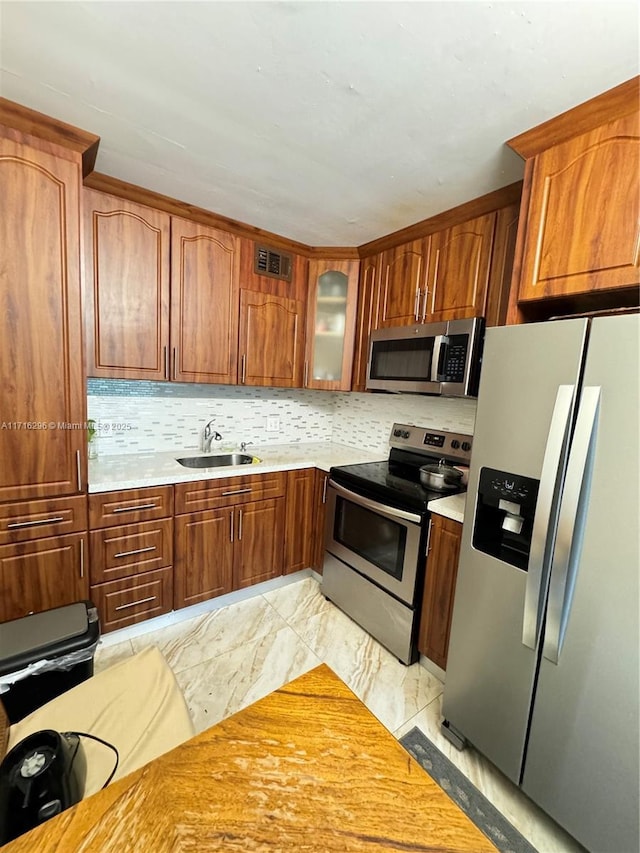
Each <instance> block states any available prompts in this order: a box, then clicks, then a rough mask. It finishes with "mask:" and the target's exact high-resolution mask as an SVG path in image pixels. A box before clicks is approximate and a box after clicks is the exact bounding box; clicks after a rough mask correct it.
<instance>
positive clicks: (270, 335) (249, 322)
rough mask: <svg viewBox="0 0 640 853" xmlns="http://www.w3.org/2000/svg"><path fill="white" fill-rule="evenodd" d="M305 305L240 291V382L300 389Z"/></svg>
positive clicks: (295, 301) (290, 300) (298, 301)
mask: <svg viewBox="0 0 640 853" xmlns="http://www.w3.org/2000/svg"><path fill="white" fill-rule="evenodd" d="M304 312H305V303H304V302H302V301H300V300H298V299H286V298H284V297H280V296H270V295H267V294H264V293H253V292H252V291H249V290H241V291H240V332H239V348H238V350H239V357H240V367H239V372H240V375H239V382H240V384H242V385H267V386H273V387H279V388H301V387H302V384H303V373H304V330H305V314H304Z"/></svg>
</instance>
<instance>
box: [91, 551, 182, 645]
mask: <svg viewBox="0 0 640 853" xmlns="http://www.w3.org/2000/svg"><path fill="white" fill-rule="evenodd" d="M91 600H92V601H93V603H94V604H95V605H96V607H97V608H98V613H99V614H100V629H101V631H102V633H103V634H104V633H106V632H107V631H113V630H115V629H116V628H124V627H126V626H127V625H135V624H136V623H137V622H143V621H144V620H145V619H151V617H152V616H160V614H162V613H168V612H169V611H170V610H171V604H172V601H173V569H172V568H171V566H169V567H168V568H166V569H157V570H156V571H153V572H143V573H142V574H138V575H134V576H133V577H128V578H124V579H122V580H117V581H110V582H109V583H102V584H98V585H96V586H92V587H91Z"/></svg>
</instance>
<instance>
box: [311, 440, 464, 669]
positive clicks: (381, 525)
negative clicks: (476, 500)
mask: <svg viewBox="0 0 640 853" xmlns="http://www.w3.org/2000/svg"><path fill="white" fill-rule="evenodd" d="M471 444H472V436H470V435H462V434H460V433H453V432H444V431H439V430H432V429H425V428H423V427H416V426H410V425H408V424H394V425H393V427H392V429H391V436H390V439H389V445H390V448H391V450H390V453H389V458H388V459H387V460H384V461H382V462H365V463H363V464H360V465H342V466H338V467H333V468H331V470H330V472H329V484H328V489H327V524H326V529H325V548H326V551H325V559H324V567H323V580H322V591H323V593H324V595H325V596H326V597H327V598H328V599H329V600H331V601H332V602H333V603H334V604H336V605H337V606H338V607H339V608H340V609H341V610H343V611H344V612H345V613H346V614H347V615H349V616H350V617H351V618H352V619H353V620H354V621H355V622H357V623H358V624H359V625H361V626H362V627H363V628H364V629H365V630H366V631H368V632H369V633H370V634H371V635H372V636H373V637H375V638H376V639H377V640H379V641H380V642H381V643H382V645H383V646H385V647H386V648H387V649H389V651H390V652H392V653H393V654H394V655H395V656H396V657H397V658H398V659H399V660H400V661H402V663H405V664H410V663H413V662H414V661H415V660H417V657H418V650H417V645H416V643H417V634H418V621H419V618H420V605H421V599H422V590H423V587H424V577H425V571H427V572H428V571H429V565H428V559H427V556H428V548H429V533H430V529H431V520H430V513H429V510H428V509H427V504H428V503H429V501H432V500H435V499H436V498H441V497H444V496H445V495H450V494H456V493H457V492H460V491H464V487H463V486H457V487H454V488H451V489H447V490H446V491H445V490H432V489H426V488H424V487H423V486H422V485H421V483H420V468H421V467H422V466H423V465H428V464H433V463H437V462H439V461H440V460H442V459H444V460H445V461H446V462H447V463H448V464H449V465H460V466H468V465H469V460H470V458H471Z"/></svg>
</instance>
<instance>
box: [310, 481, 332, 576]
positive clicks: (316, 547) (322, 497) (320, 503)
mask: <svg viewBox="0 0 640 853" xmlns="http://www.w3.org/2000/svg"><path fill="white" fill-rule="evenodd" d="M328 483H329V475H328V474H327V472H326V471H320V470H319V469H316V486H315V507H316V517H315V537H314V543H313V552H314V556H313V562H312V563H311V567H312V568H314V569H315V570H316V571H317V572H320V574H322V566H323V563H324V531H325V523H326V517H327V485H328Z"/></svg>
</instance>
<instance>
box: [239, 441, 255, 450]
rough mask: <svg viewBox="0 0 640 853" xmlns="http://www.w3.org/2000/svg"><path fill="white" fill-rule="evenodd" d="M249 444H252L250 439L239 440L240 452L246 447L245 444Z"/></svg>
mask: <svg viewBox="0 0 640 853" xmlns="http://www.w3.org/2000/svg"><path fill="white" fill-rule="evenodd" d="M249 444H253V442H252V441H241V442H240V450H241V451H242V453H244V452H245V450H246V449H247V445H249Z"/></svg>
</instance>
